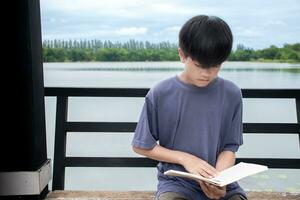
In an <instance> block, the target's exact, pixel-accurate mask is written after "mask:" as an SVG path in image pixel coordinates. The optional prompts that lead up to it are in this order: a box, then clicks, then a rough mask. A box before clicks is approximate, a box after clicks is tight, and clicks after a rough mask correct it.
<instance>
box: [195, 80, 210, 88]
mask: <svg viewBox="0 0 300 200" xmlns="http://www.w3.org/2000/svg"><path fill="white" fill-rule="evenodd" d="M209 83H210V81H202V80H196V81H195V82H194V85H195V86H197V87H206V86H207V85H208V84H209Z"/></svg>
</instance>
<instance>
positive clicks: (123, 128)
mask: <svg viewBox="0 0 300 200" xmlns="http://www.w3.org/2000/svg"><path fill="white" fill-rule="evenodd" d="M136 124H137V123H136V122H67V123H66V126H65V127H66V131H68V132H134V130H135V127H136ZM243 129H244V133H272V134H276V133H278V134H284V133H298V132H299V130H300V125H299V124H288V123H280V124H277V123H244V124H243Z"/></svg>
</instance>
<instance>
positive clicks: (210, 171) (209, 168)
mask: <svg viewBox="0 0 300 200" xmlns="http://www.w3.org/2000/svg"><path fill="white" fill-rule="evenodd" d="M204 169H205V171H206V172H207V173H208V174H210V175H212V176H214V177H215V176H217V175H218V174H219V172H218V170H216V169H215V168H214V167H213V166H211V165H209V164H208V163H206V162H204Z"/></svg>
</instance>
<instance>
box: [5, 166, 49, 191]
mask: <svg viewBox="0 0 300 200" xmlns="http://www.w3.org/2000/svg"><path fill="white" fill-rule="evenodd" d="M50 179H51V162H50V160H46V161H45V163H44V164H43V166H42V167H41V168H40V169H38V170H36V171H16V172H1V173H0V183H1V184H0V196H9V195H39V194H40V193H41V192H42V191H43V189H44V188H45V186H46V185H47V184H48V183H49V181H50Z"/></svg>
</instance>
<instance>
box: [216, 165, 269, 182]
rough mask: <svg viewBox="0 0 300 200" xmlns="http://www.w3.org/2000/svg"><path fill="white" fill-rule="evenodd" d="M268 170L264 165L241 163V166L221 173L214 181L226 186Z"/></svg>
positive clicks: (235, 166)
mask: <svg viewBox="0 0 300 200" xmlns="http://www.w3.org/2000/svg"><path fill="white" fill-rule="evenodd" d="M267 169H268V167H267V166H264V165H258V164H252V163H244V162H240V163H239V164H236V165H234V166H232V167H230V168H228V169H225V170H223V171H221V172H220V174H219V175H218V176H217V177H214V178H212V180H217V181H219V182H221V185H222V186H224V185H228V184H230V183H233V182H235V181H238V180H240V179H242V178H244V177H247V176H250V175H253V174H256V173H259V172H263V171H265V170H267Z"/></svg>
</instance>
